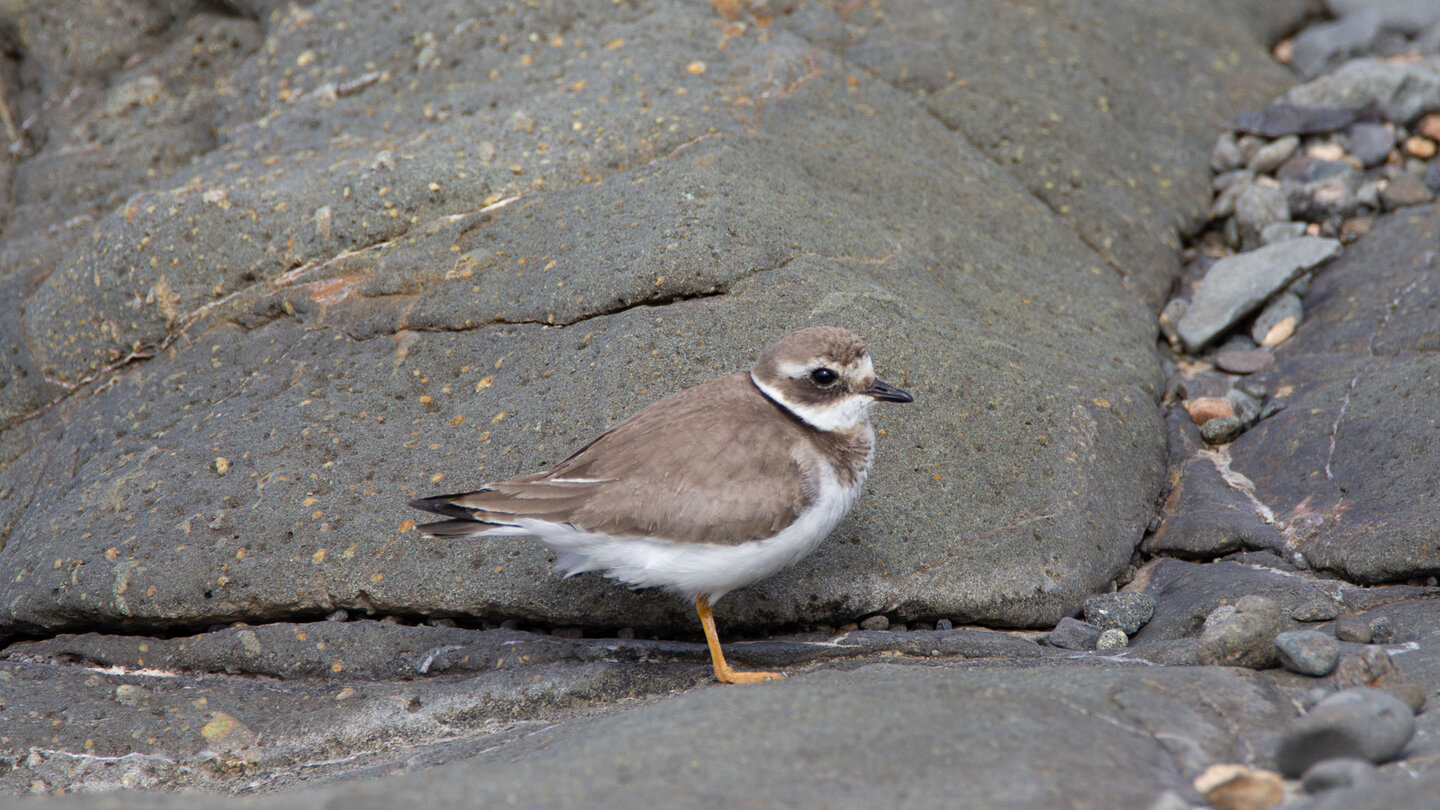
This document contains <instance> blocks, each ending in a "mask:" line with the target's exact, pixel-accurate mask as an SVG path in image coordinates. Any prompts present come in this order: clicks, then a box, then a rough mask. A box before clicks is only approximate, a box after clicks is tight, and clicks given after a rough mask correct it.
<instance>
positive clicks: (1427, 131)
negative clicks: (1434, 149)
mask: <svg viewBox="0 0 1440 810" xmlns="http://www.w3.org/2000/svg"><path fill="white" fill-rule="evenodd" d="M1415 134H1416V135H1423V136H1425V137H1426V138H1429V139H1430V140H1432V141H1440V113H1430V114H1429V115H1424V116H1421V117H1420V120H1419V121H1416V122H1415Z"/></svg>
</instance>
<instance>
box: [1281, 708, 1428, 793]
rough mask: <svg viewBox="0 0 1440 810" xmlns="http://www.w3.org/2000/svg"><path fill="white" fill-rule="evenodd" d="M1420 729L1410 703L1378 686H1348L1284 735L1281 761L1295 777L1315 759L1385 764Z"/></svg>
mask: <svg viewBox="0 0 1440 810" xmlns="http://www.w3.org/2000/svg"><path fill="white" fill-rule="evenodd" d="M1414 733H1415V717H1414V715H1412V714H1411V713H1410V707H1409V706H1406V705H1405V704H1404V703H1402V702H1400V700H1399V699H1398V698H1396V697H1395V696H1394V695H1391V694H1389V693H1388V692H1382V691H1380V690H1379V689H1368V688H1364V687H1360V688H1356V689H1346V690H1345V691H1343V692H1337V693H1335V694H1334V695H1331V696H1330V697H1328V698H1326V699H1325V700H1322V701H1321V702H1320V703H1319V705H1317V706H1316V707H1315V708H1313V709H1311V710H1310V712H1309V713H1308V714H1306V715H1305V716H1304V717H1301V718H1300V719H1299V720H1296V721H1295V722H1294V723H1291V724H1290V725H1289V726H1288V727H1286V729H1285V730H1284V731H1283V732H1281V735H1280V748H1279V751H1278V752H1277V753H1276V762H1277V763H1278V764H1279V766H1280V772H1281V773H1283V774H1284V775H1285V776H1286V777H1288V778H1291V779H1294V778H1296V777H1298V776H1300V775H1301V774H1303V773H1304V772H1305V770H1306V769H1307V768H1309V767H1310V766H1311V765H1313V764H1315V763H1317V762H1320V761H1322V760H1326V759H1334V758H1336V757H1354V758H1357V759H1364V760H1366V761H1369V762H1373V763H1376V764H1380V763H1383V762H1387V761H1389V760H1390V759H1391V758H1392V757H1394V756H1395V755H1396V754H1397V753H1399V752H1400V749H1402V748H1404V747H1405V743H1407V742H1409V741H1410V736H1411V735H1412V734H1414Z"/></svg>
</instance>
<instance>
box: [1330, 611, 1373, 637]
mask: <svg viewBox="0 0 1440 810" xmlns="http://www.w3.org/2000/svg"><path fill="white" fill-rule="evenodd" d="M1335 638H1338V639H1340V640H1341V641H1349V642H1352V643H1354V644H1369V643H1370V620H1369V619H1367V618H1365V617H1364V616H1360V615H1358V614H1355V613H1347V614H1345V615H1344V616H1341V617H1340V618H1339V619H1338V620H1336V622H1335Z"/></svg>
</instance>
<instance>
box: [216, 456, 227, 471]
mask: <svg viewBox="0 0 1440 810" xmlns="http://www.w3.org/2000/svg"><path fill="white" fill-rule="evenodd" d="M227 472H230V459H228V458H225V457H224V456H216V457H215V474H216V475H224V474H225V473H227Z"/></svg>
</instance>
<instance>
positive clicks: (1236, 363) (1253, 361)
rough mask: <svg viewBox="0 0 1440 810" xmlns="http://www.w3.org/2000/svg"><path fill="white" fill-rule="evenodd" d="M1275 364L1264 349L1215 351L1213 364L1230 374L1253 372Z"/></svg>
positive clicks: (1270, 355)
mask: <svg viewBox="0 0 1440 810" xmlns="http://www.w3.org/2000/svg"><path fill="white" fill-rule="evenodd" d="M1274 364H1275V355H1273V354H1271V353H1270V352H1269V351H1266V350H1265V349H1223V350H1221V351H1218V352H1216V353H1215V366H1216V367H1217V368H1219V369H1220V370H1221V371H1228V372H1229V373H1231V374H1254V373H1255V372H1257V371H1264V370H1265V369H1267V368H1269V367H1270V366H1272V365H1274Z"/></svg>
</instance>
